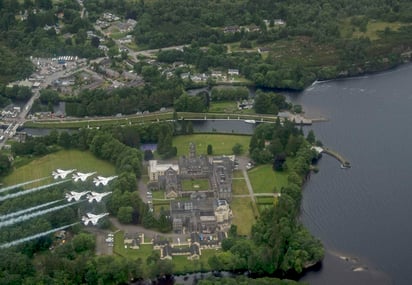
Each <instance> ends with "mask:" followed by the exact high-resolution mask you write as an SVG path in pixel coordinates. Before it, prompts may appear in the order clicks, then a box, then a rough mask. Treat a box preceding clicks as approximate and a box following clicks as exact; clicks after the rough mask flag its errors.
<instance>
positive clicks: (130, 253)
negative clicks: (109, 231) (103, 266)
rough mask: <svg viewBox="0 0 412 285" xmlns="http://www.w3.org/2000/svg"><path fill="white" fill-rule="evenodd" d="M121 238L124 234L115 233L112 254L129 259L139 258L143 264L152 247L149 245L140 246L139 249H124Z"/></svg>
mask: <svg viewBox="0 0 412 285" xmlns="http://www.w3.org/2000/svg"><path fill="white" fill-rule="evenodd" d="M123 237H124V232H122V231H119V232H117V233H115V235H114V248H113V252H114V253H116V254H118V255H120V256H123V257H127V258H131V259H137V258H141V259H142V260H143V262H145V261H146V258H147V257H148V256H150V254H151V253H152V251H153V246H152V245H151V244H142V245H141V246H140V248H139V249H131V248H124V243H123Z"/></svg>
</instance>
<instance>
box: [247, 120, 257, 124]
mask: <svg viewBox="0 0 412 285" xmlns="http://www.w3.org/2000/svg"><path fill="white" fill-rule="evenodd" d="M245 123H248V124H256V121H255V120H245Z"/></svg>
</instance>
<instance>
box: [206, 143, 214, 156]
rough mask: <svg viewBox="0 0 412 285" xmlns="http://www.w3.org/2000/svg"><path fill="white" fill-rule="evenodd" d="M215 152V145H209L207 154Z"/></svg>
mask: <svg viewBox="0 0 412 285" xmlns="http://www.w3.org/2000/svg"><path fill="white" fill-rule="evenodd" d="M212 154H213V146H212V145H211V144H208V145H207V155H212Z"/></svg>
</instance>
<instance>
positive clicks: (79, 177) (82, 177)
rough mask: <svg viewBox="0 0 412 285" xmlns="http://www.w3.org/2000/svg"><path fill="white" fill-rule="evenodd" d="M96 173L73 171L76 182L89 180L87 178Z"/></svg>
mask: <svg viewBox="0 0 412 285" xmlns="http://www.w3.org/2000/svg"><path fill="white" fill-rule="evenodd" d="M95 173H96V172H89V173H81V172H76V173H73V175H72V178H73V180H74V182H77V181H79V180H81V181H83V182H84V181H86V180H87V178H89V176H92V175H93V174H95Z"/></svg>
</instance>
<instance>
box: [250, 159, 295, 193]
mask: <svg viewBox="0 0 412 285" xmlns="http://www.w3.org/2000/svg"><path fill="white" fill-rule="evenodd" d="M248 175H249V179H250V183H251V184H252V188H253V192H254V193H274V192H279V191H280V189H281V188H282V187H284V186H286V185H287V183H288V182H287V171H284V172H277V171H276V172H275V171H273V169H272V165H270V164H265V165H259V166H257V167H255V168H252V169H251V170H250V171H249V172H248Z"/></svg>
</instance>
